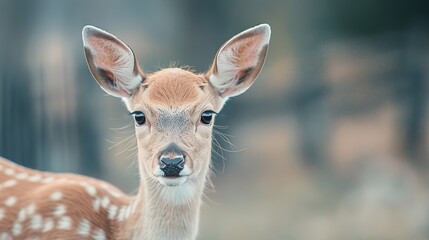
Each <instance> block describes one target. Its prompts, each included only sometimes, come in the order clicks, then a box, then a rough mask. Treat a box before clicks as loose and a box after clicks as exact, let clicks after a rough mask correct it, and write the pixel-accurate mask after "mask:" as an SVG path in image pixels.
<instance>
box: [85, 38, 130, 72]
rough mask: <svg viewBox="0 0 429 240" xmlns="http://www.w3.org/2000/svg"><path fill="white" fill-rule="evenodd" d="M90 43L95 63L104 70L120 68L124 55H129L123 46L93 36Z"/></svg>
mask: <svg viewBox="0 0 429 240" xmlns="http://www.w3.org/2000/svg"><path fill="white" fill-rule="evenodd" d="M88 43H89V45H90V47H91V48H92V51H91V53H92V54H93V55H94V63H95V64H96V66H97V67H99V68H102V69H111V68H114V67H115V66H118V65H119V64H121V60H122V59H123V55H124V54H127V52H126V49H123V46H120V45H118V44H116V43H114V42H112V41H109V40H105V39H101V38H98V37H94V36H93V37H89V38H88ZM122 50H124V51H122ZM112 79H113V78H112Z"/></svg>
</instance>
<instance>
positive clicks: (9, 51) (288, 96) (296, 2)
mask: <svg viewBox="0 0 429 240" xmlns="http://www.w3.org/2000/svg"><path fill="white" fill-rule="evenodd" d="M427 9H429V6H428V4H427V3H426V1H417V0H412V1H408V2H406V3H405V2H401V1H396V2H395V1H388V0H361V1H340V0H327V1H317V0H305V1H301V0H290V1H283V0H273V1H262V0H246V1H245V0H237V1H227V0H217V1H197V0H186V1H137V0H134V1H101V0H95V1H81V0H76V1H54V0H49V1H48V0H41V1H23V0H3V1H1V2H0V155H2V156H5V157H7V158H9V159H12V160H13V161H15V162H18V163H20V164H23V165H25V166H29V167H32V168H37V169H41V170H49V171H57V172H60V171H67V172H77V173H82V174H87V175H91V176H96V177H100V178H103V179H107V180H109V181H110V182H112V183H114V184H116V185H118V186H120V187H121V188H122V189H123V190H124V191H127V192H132V191H133V189H135V188H136V186H137V184H138V175H137V169H136V168H137V165H136V164H135V140H134V137H133V127H132V124H130V123H131V119H130V118H129V116H128V115H127V112H126V109H125V108H124V106H123V104H122V103H121V102H120V100H119V99H115V98H112V97H107V96H106V95H105V94H104V92H103V91H102V90H101V89H100V88H99V87H98V85H97V84H96V83H95V81H94V80H93V79H92V77H91V75H90V73H89V71H88V69H87V66H86V63H85V60H84V57H83V50H82V43H81V29H82V27H83V26H84V25H86V24H92V25H95V26H98V27H100V28H103V29H106V30H108V31H109V32H112V33H114V34H115V35H117V36H118V37H120V38H121V39H122V40H124V41H125V42H126V43H128V44H129V45H130V46H131V47H132V48H133V50H134V52H135V53H136V55H137V57H138V59H139V61H140V63H141V64H142V67H143V68H144V69H145V71H148V72H151V71H156V70H157V69H159V68H161V67H168V66H169V65H171V64H173V63H174V64H176V65H179V66H180V65H190V66H195V69H196V70H197V71H199V72H203V71H205V70H206V69H207V68H208V66H209V65H210V63H211V61H212V58H213V56H214V54H215V52H216V50H217V48H218V47H219V46H220V45H221V44H222V43H223V42H224V41H225V40H227V39H228V38H229V37H231V36H233V35H234V34H236V33H238V32H240V31H242V30H244V29H246V28H248V27H252V26H254V25H257V24H259V23H262V22H267V23H269V24H270V25H271V26H272V34H273V35H272V38H271V46H270V51H269V57H268V60H267V62H266V64H265V67H264V70H263V72H262V74H261V75H260V77H259V79H258V80H257V82H256V83H255V84H254V86H253V87H252V88H251V89H250V90H249V91H248V92H247V93H246V94H244V95H242V96H240V97H238V98H236V99H231V100H230V101H229V102H228V104H227V106H226V107H225V108H224V110H223V112H222V113H221V114H220V116H219V118H218V119H217V124H218V126H217V128H216V129H217V131H219V132H220V133H217V134H216V135H217V138H216V141H215V142H216V144H220V145H221V146H222V148H223V149H224V150H222V149H221V148H219V147H215V149H214V150H215V152H214V153H213V158H214V171H215V172H216V174H215V176H213V181H214V185H215V188H216V192H210V190H209V191H208V194H207V195H208V197H207V199H206V200H205V202H206V203H205V205H204V206H203V209H202V216H201V227H200V235H199V238H200V239H276V240H277V239H312V240H313V239H315V240H318V239H320V240H322V239H326V240H331V239H347V240H353V239H407V240H409V239H429V231H428V229H429V190H428V189H429V184H428V182H429V179H428V177H427V176H428V161H429V159H428V156H429V151H428V144H429V132H428V129H429V119H428V114H427V113H428V94H427V93H428V87H429V86H428V81H429V13H428V11H427ZM226 126H228V127H226ZM227 139H229V140H227ZM229 142H231V143H232V144H233V145H231V144H230V143H229Z"/></svg>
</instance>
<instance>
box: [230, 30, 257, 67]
mask: <svg viewBox="0 0 429 240" xmlns="http://www.w3.org/2000/svg"><path fill="white" fill-rule="evenodd" d="M262 40H263V36H262V35H261V34H255V35H253V36H250V37H246V38H240V37H239V38H237V39H234V40H233V41H232V42H230V43H229V44H228V46H226V49H224V51H231V53H230V54H228V55H230V56H231V59H230V60H231V63H233V64H234V65H235V66H237V68H238V69H241V70H244V69H247V68H249V67H252V66H254V65H255V64H256V63H257V62H258V59H259V52H260V50H261V47H262V46H260V45H261V42H262Z"/></svg>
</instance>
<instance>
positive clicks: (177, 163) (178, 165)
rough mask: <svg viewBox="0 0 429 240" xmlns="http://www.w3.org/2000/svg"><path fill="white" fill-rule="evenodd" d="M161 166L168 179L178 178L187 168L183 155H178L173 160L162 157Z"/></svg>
mask: <svg viewBox="0 0 429 240" xmlns="http://www.w3.org/2000/svg"><path fill="white" fill-rule="evenodd" d="M159 166H160V168H161V170H162V171H163V172H164V176H166V177H178V176H179V173H180V171H182V169H183V168H184V167H185V158H184V157H183V155H176V156H174V157H173V158H169V157H164V156H162V157H161V158H160V159H159Z"/></svg>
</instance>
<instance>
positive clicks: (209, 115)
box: [201, 110, 216, 125]
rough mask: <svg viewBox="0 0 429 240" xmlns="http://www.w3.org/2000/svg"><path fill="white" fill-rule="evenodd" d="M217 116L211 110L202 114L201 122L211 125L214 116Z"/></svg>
mask: <svg viewBox="0 0 429 240" xmlns="http://www.w3.org/2000/svg"><path fill="white" fill-rule="evenodd" d="M215 114H216V112H214V111H211V110H209V111H205V112H203V113H202V114H201V122H202V123H204V124H207V125H209V124H210V123H211V122H212V120H213V115H215Z"/></svg>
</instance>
